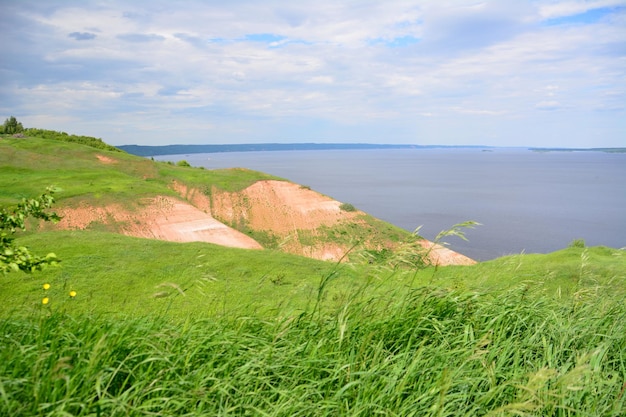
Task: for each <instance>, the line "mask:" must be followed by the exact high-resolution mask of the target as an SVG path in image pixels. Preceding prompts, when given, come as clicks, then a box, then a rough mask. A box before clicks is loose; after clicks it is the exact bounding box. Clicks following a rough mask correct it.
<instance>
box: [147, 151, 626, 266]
mask: <svg viewBox="0 0 626 417" xmlns="http://www.w3.org/2000/svg"><path fill="white" fill-rule="evenodd" d="M155 159H158V160H168V161H178V160H180V159H185V160H186V161H188V162H189V163H190V164H191V165H193V166H203V167H205V168H207V169H216V168H229V167H245V168H250V169H254V170H258V171H262V172H266V173H269V174H273V175H276V176H279V177H282V178H286V179H288V180H290V181H293V182H296V183H299V184H302V185H308V186H310V187H311V188H312V189H314V190H315V191H318V192H321V193H323V194H326V195H328V196H331V197H332V198H334V199H336V200H339V201H341V202H345V203H350V204H353V205H354V206H356V207H357V208H359V209H361V210H363V211H365V212H367V213H369V214H371V215H373V216H375V217H378V218H380V219H382V220H385V221H388V222H390V223H392V224H395V225H397V226H399V227H402V228H404V229H406V230H409V231H413V230H415V228H417V227H418V226H420V225H422V228H421V230H420V234H421V235H422V236H424V237H426V238H428V239H433V238H434V237H435V236H436V235H437V234H438V233H439V232H440V231H441V230H444V229H448V228H450V227H451V226H453V225H454V224H456V223H460V222H463V221H466V220H475V221H477V222H480V223H481V224H482V226H479V227H477V228H475V229H468V230H466V232H465V234H466V236H467V238H468V239H469V242H465V241H463V240H461V239H458V238H455V237H451V238H447V239H446V241H447V242H448V243H450V247H451V248H452V249H454V250H456V251H458V252H461V253H463V254H465V255H467V256H470V257H472V258H474V259H477V260H488V259H493V258H496V257H499V256H502V255H508V254H513V253H521V252H526V253H546V252H551V251H554V250H558V249H562V248H564V247H566V246H567V245H568V244H569V243H570V242H571V241H572V240H574V239H584V240H585V242H586V243H587V245H590V246H592V245H593V246H595V245H606V246H611V247H615V248H621V247H625V246H626V154H618V153H613V154H612V153H604V152H533V151H529V150H521V149H506V148H496V149H493V150H489V151H484V150H481V149H463V148H451V149H409V150H404V149H403V150H356V151H355V150H338V151H337V150H334V151H332V150H331V151H327V150H324V151H274V152H233V153H211V154H190V155H168V156H159V157H155Z"/></svg>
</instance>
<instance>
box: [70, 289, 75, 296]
mask: <svg viewBox="0 0 626 417" xmlns="http://www.w3.org/2000/svg"><path fill="white" fill-rule="evenodd" d="M70 297H72V298H74V297H76V291H74V290H72V291H70Z"/></svg>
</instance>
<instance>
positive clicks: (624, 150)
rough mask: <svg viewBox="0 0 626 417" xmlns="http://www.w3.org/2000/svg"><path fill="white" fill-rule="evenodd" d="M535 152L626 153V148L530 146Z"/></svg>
mask: <svg viewBox="0 0 626 417" xmlns="http://www.w3.org/2000/svg"><path fill="white" fill-rule="evenodd" d="M528 150H530V151H534V152H608V153H626V148H528Z"/></svg>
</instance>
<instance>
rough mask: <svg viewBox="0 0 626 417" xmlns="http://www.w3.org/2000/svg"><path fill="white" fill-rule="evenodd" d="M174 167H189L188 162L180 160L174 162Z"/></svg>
mask: <svg viewBox="0 0 626 417" xmlns="http://www.w3.org/2000/svg"><path fill="white" fill-rule="evenodd" d="M176 165H177V166H179V167H191V165H190V164H189V162H187V161H185V160H184V159H181V160H180V161H178V162H176Z"/></svg>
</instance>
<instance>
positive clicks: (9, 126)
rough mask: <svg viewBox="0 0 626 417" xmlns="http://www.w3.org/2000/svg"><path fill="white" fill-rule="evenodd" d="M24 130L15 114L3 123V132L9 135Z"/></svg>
mask: <svg viewBox="0 0 626 417" xmlns="http://www.w3.org/2000/svg"><path fill="white" fill-rule="evenodd" d="M23 131H24V126H22V124H21V123H20V122H18V121H17V119H16V118H15V117H14V116H11V117H9V118H8V119H6V120H5V121H4V124H3V125H2V133H7V134H9V135H11V134H13V133H21V132H23Z"/></svg>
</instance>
